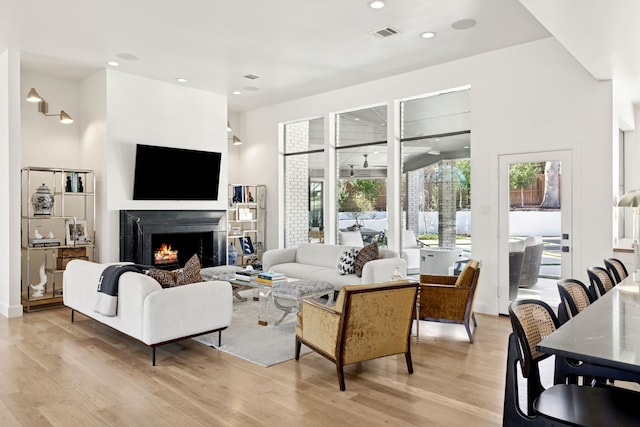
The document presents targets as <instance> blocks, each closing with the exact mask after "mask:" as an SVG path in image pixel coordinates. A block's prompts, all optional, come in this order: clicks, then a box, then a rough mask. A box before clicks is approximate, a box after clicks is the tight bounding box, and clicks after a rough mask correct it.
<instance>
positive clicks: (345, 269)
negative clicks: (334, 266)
mask: <svg viewBox="0 0 640 427" xmlns="http://www.w3.org/2000/svg"><path fill="white" fill-rule="evenodd" d="M359 251H360V249H359V248H351V249H349V250H348V251H344V252H343V253H342V254H341V255H340V258H339V259H338V273H339V274H341V275H343V276H344V275H345V274H353V273H355V272H356V257H357V256H358V252H359Z"/></svg>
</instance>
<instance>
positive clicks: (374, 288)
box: [295, 280, 417, 391]
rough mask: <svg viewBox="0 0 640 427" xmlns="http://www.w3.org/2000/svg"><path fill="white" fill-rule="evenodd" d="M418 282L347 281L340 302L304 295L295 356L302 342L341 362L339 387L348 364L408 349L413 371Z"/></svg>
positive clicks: (410, 366) (408, 359)
mask: <svg viewBox="0 0 640 427" xmlns="http://www.w3.org/2000/svg"><path fill="white" fill-rule="evenodd" d="M416 294H417V284H416V283H410V282H409V281H406V280H402V281H397V282H387V283H378V284H372V285H350V286H344V287H343V288H342V289H341V290H340V293H339V294H338V298H337V300H336V305H335V307H327V306H326V305H324V304H322V303H318V302H316V301H314V300H311V299H303V300H302V306H301V309H300V311H299V312H298V324H297V326H296V354H295V357H296V360H298V359H299V358H300V347H301V344H304V345H306V346H307V347H309V348H311V349H312V350H314V351H316V352H318V353H320V354H321V355H322V356H324V357H326V358H327V359H329V360H331V361H332V362H334V363H335V364H336V368H337V371H338V383H339V385H340V390H342V391H344V390H345V384H344V371H343V367H344V366H345V365H350V364H353V363H358V362H363V361H366V360H371V359H377V358H379V357H385V356H391V355H394V354H404V356H405V360H406V363H407V370H408V371H409V373H410V374H411V373H413V364H412V362H411V350H410V348H409V339H410V333H411V325H412V322H413V316H412V313H413V312H414V308H415V302H416Z"/></svg>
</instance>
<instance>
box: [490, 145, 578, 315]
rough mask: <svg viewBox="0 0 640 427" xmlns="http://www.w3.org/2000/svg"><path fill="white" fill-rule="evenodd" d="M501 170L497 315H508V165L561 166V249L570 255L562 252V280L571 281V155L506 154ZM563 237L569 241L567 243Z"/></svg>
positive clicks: (500, 159) (500, 162)
mask: <svg viewBox="0 0 640 427" xmlns="http://www.w3.org/2000/svg"><path fill="white" fill-rule="evenodd" d="M498 157H499V159H498V165H499V166H498V168H499V174H498V175H499V194H498V200H499V219H498V223H499V226H498V237H499V239H498V240H499V251H498V257H499V258H498V265H499V281H498V311H499V312H500V313H501V314H508V308H509V191H510V188H509V165H510V164H512V163H535V162H545V161H551V160H559V161H560V162H562V163H561V164H562V179H561V180H560V198H561V206H562V208H561V209H562V210H561V233H562V237H563V239H562V240H561V245H562V247H563V248H565V247H566V248H568V250H569V251H568V252H565V251H564V250H563V251H562V252H561V263H562V268H561V277H562V278H567V277H572V257H573V256H572V253H573V250H572V248H571V239H572V237H573V234H572V212H573V197H572V151H571V150H558V151H540V152H532V153H517V154H503V155H500V156H498ZM564 237H568V238H567V239H565V238H564Z"/></svg>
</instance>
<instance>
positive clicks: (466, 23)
mask: <svg viewBox="0 0 640 427" xmlns="http://www.w3.org/2000/svg"><path fill="white" fill-rule="evenodd" d="M475 26H476V20H475V19H461V20H459V21H456V22H454V23H453V24H451V28H453V29H455V30H468V29H469V28H473V27H475Z"/></svg>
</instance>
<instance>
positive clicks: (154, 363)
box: [151, 346, 156, 366]
mask: <svg viewBox="0 0 640 427" xmlns="http://www.w3.org/2000/svg"><path fill="white" fill-rule="evenodd" d="M151 366H156V347H155V346H153V347H151Z"/></svg>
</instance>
